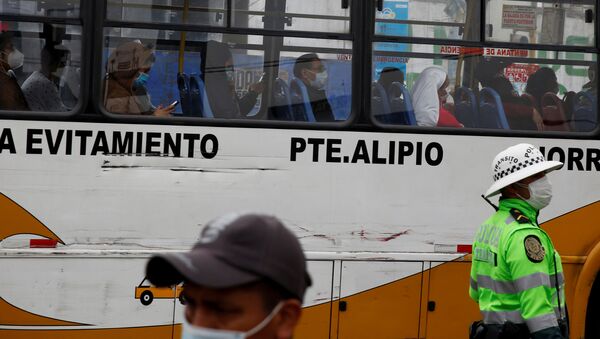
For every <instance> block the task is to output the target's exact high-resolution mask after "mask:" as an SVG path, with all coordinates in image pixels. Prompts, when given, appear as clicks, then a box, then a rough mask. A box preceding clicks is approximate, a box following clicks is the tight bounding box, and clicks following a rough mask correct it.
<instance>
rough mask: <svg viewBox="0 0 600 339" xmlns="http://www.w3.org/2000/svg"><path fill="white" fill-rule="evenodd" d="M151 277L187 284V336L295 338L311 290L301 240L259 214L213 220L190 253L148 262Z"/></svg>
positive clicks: (164, 282)
mask: <svg viewBox="0 0 600 339" xmlns="http://www.w3.org/2000/svg"><path fill="white" fill-rule="evenodd" d="M146 276H147V278H148V280H149V281H150V282H151V283H152V284H154V285H156V286H172V285H175V284H179V283H181V282H183V283H184V286H183V292H182V295H183V299H184V300H185V304H186V306H185V316H184V323H183V335H182V338H255V339H258V338H264V339H287V338H291V337H292V335H293V331H294V328H295V326H296V324H297V323H298V321H299V319H300V314H301V311H302V300H303V298H304V292H305V290H306V288H307V287H309V286H310V285H311V279H310V276H309V274H308V272H307V270H306V259H305V257H304V253H303V251H302V247H301V246H300V243H299V242H298V240H297V239H296V237H295V236H294V235H293V234H292V233H291V232H290V231H289V230H288V229H287V228H286V227H285V226H284V225H283V224H282V223H281V222H280V221H279V220H278V219H277V218H275V217H272V216H268V215H262V214H241V215H239V214H236V215H226V216H224V217H221V218H219V219H216V220H214V221H212V222H210V223H209V224H208V225H207V226H206V227H205V228H204V229H203V230H202V234H201V236H200V240H199V241H198V243H197V244H196V245H194V247H193V248H192V249H191V250H190V251H189V252H187V253H183V254H182V253H180V254H164V255H158V256H155V257H153V258H151V259H150V261H149V262H148V266H147V269H146Z"/></svg>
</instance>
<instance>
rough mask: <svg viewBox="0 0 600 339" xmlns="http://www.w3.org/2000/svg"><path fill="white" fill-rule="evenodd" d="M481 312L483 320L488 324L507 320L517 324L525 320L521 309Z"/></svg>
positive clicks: (502, 322)
mask: <svg viewBox="0 0 600 339" xmlns="http://www.w3.org/2000/svg"><path fill="white" fill-rule="evenodd" d="M481 314H482V315H483V322H484V323H486V324H504V323H505V322H507V321H510V322H512V323H515V324H522V323H524V322H525V320H524V319H523V317H522V316H521V312H519V311H505V312H494V311H481Z"/></svg>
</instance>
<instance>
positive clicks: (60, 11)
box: [0, 0, 80, 18]
mask: <svg viewBox="0 0 600 339" xmlns="http://www.w3.org/2000/svg"><path fill="white" fill-rule="evenodd" d="M79 6H80V5H79V1H77V0H53V1H41V0H29V1H0V13H3V14H14V15H30V16H43V17H55V18H56V17H61V18H78V17H79Z"/></svg>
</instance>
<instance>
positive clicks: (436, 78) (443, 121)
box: [411, 66, 463, 127]
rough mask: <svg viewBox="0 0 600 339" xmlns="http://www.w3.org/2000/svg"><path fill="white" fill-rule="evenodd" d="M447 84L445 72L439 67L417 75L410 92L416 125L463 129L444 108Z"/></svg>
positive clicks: (426, 69) (448, 82)
mask: <svg viewBox="0 0 600 339" xmlns="http://www.w3.org/2000/svg"><path fill="white" fill-rule="evenodd" d="M449 84H450V80H449V79H448V75H447V74H446V71H444V70H443V69H442V68H440V67H435V66H434V67H427V68H425V69H424V70H423V72H421V74H419V77H418V78H417V80H416V81H415V84H414V85H413V88H412V91H411V94H412V103H413V107H414V109H415V118H416V119H417V125H419V126H425V127H434V126H438V127H463V125H462V124H461V123H460V122H459V121H458V120H456V118H455V117H454V115H453V114H452V113H451V112H450V111H449V110H447V109H446V107H445V105H446V98H447V97H448V91H447V89H448V85H449Z"/></svg>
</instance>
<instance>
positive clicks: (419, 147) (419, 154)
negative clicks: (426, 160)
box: [416, 142, 423, 166]
mask: <svg viewBox="0 0 600 339" xmlns="http://www.w3.org/2000/svg"><path fill="white" fill-rule="evenodd" d="M416 157H417V166H421V165H422V164H423V143H422V142H417V154H416Z"/></svg>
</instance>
